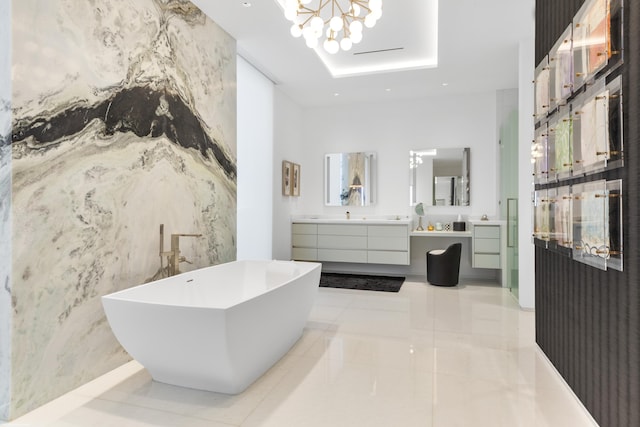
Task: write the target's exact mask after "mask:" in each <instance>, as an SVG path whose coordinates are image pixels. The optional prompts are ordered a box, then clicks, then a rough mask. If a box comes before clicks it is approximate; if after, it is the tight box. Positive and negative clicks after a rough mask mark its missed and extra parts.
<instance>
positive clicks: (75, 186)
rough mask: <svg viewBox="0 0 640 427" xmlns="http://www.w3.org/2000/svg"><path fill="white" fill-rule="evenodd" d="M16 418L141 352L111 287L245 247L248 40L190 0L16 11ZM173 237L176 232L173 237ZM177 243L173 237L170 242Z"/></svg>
mask: <svg viewBox="0 0 640 427" xmlns="http://www.w3.org/2000/svg"><path fill="white" fill-rule="evenodd" d="M13 52H14V54H13V76H14V81H13V96H12V101H13V105H12V108H13V125H12V146H11V151H12V157H13V163H12V168H11V169H12V180H13V183H12V189H13V206H12V212H13V215H14V216H13V230H12V244H13V265H12V271H13V284H12V289H13V298H14V314H13V342H12V353H13V358H12V361H13V365H12V390H11V393H12V398H11V401H12V410H11V417H15V416H18V415H20V414H22V413H24V412H26V411H28V410H30V409H33V408H34V407H36V406H38V405H41V404H43V403H45V402H46V401H48V400H51V399H52V398H54V397H56V396H58V395H60V394H62V393H64V392H66V391H68V390H69V389H72V388H74V387H77V386H78V385H80V384H82V383H84V382H86V381H88V380H91V379H93V378H95V377H96V376H98V375H100V374H102V373H104V372H106V371H108V370H110V369H112V368H114V367H116V366H118V365H120V364H121V363H123V362H124V361H126V360H128V356H127V355H126V354H125V353H124V352H123V350H122V349H121V348H120V346H119V345H118V344H117V342H116V341H115V339H114V338H113V336H112V334H111V330H110V329H109V326H108V324H107V322H106V320H105V317H104V314H103V311H102V307H101V303H100V297H101V296H102V295H105V294H108V293H110V292H114V291H117V290H119V289H123V288H126V287H130V286H133V285H137V284H140V283H143V282H145V281H149V280H151V279H153V278H155V277H159V275H160V274H161V272H160V271H159V268H160V258H159V252H158V251H159V226H160V224H165V230H166V232H167V234H170V233H201V234H203V237H200V238H192V239H189V240H187V239H185V240H184V241H183V242H181V250H182V253H183V255H184V256H186V258H187V259H188V260H189V261H190V262H191V263H192V264H191V265H188V264H186V263H185V264H182V265H181V268H182V270H183V271H184V270H188V269H193V268H201V267H205V266H208V265H212V264H218V263H222V262H227V261H231V260H233V259H235V255H236V246H235V236H236V160H235V159H236V133H235V132H236V129H235V127H236V119H235V114H236V92H235V90H236V89H235V71H236V68H235V67H236V65H235V61H236V51H235V42H234V40H233V39H231V37H230V36H229V35H228V34H226V33H225V32H224V31H223V30H222V29H221V28H220V27H218V26H217V25H216V24H215V23H213V22H212V21H211V20H209V19H208V18H207V17H206V16H205V15H204V14H203V13H202V12H201V11H200V10H199V9H198V8H197V7H196V6H194V5H193V4H192V3H190V2H187V1H182V0H109V1H107V0H99V1H93V2H78V1H71V0H21V1H20V2H14V10H13ZM167 238H168V237H167ZM165 243H167V242H165Z"/></svg>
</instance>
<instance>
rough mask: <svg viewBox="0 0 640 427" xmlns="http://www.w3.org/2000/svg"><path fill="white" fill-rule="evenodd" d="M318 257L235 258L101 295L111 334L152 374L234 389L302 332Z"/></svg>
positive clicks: (317, 272) (249, 380) (240, 387)
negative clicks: (314, 260)
mask: <svg viewBox="0 0 640 427" xmlns="http://www.w3.org/2000/svg"><path fill="white" fill-rule="evenodd" d="M320 270H321V264H317V263H308V262H294V261H236V262H231V263H227V264H221V265H217V266H213V267H207V268H203V269H200V270H196V271H191V272H188V273H183V274H179V275H177V276H173V277H169V278H166V279H162V280H158V281H156V282H151V283H148V284H145V285H140V286H136V287H133V288H130V289H126V290H123V291H120V292H116V293H113V294H109V295H105V296H103V297H102V304H103V306H104V310H105V313H106V314H107V319H108V321H109V324H110V325H111V329H112V330H113V332H114V334H115V336H116V338H117V339H118V341H119V342H120V344H122V346H123V347H124V348H125V350H127V352H129V354H130V355H131V356H132V357H133V358H134V359H136V360H137V361H138V362H140V363H141V364H142V365H143V366H144V367H145V368H146V369H147V370H148V371H149V373H150V374H151V376H152V377H153V379H154V380H156V381H160V382H163V383H168V384H174V385H179V386H183V387H189V388H195V389H201V390H210V391H216V392H221V393H227V394H237V393H240V392H242V391H243V390H244V389H246V388H247V387H248V386H249V385H250V384H251V383H253V382H254V381H255V380H256V379H257V378H258V377H260V376H261V375H262V374H263V373H264V372H266V371H267V370H268V369H269V368H270V367H271V366H273V364H274V363H275V362H277V361H278V360H279V359H280V358H281V357H282V356H283V355H284V354H285V353H287V351H289V349H290V348H291V347H292V346H293V344H295V342H296V341H297V340H298V339H299V338H300V336H301V335H302V330H303V328H304V326H305V323H306V321H307V318H308V316H309V312H310V310H311V306H312V304H313V301H314V298H315V295H316V293H317V289H318V283H319V281H320Z"/></svg>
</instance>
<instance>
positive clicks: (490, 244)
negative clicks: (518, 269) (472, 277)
mask: <svg viewBox="0 0 640 427" xmlns="http://www.w3.org/2000/svg"><path fill="white" fill-rule="evenodd" d="M472 246H473V249H472V254H473V259H472V267H473V268H502V263H501V258H502V256H501V253H502V236H501V226H500V225H499V224H474V225H473V239H472Z"/></svg>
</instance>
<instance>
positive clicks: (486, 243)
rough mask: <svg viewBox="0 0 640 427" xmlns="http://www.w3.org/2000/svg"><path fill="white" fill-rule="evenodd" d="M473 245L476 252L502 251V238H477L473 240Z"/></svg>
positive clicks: (496, 252)
mask: <svg viewBox="0 0 640 427" xmlns="http://www.w3.org/2000/svg"><path fill="white" fill-rule="evenodd" d="M473 245H474V246H473V250H474V252H475V253H490V254H498V253H500V239H481V238H476V239H474V241H473Z"/></svg>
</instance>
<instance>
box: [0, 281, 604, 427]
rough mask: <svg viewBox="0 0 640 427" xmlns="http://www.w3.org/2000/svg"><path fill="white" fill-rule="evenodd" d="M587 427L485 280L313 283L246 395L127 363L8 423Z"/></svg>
mask: <svg viewBox="0 0 640 427" xmlns="http://www.w3.org/2000/svg"><path fill="white" fill-rule="evenodd" d="M360 425H362V426H367V427H376V426H381V427H382V426H384V427H387V426H403V427H413V426H416V427H418V426H419V427H455V426H464V427H467V426H474V427H476V426H479V427H482V426H491V427H499V426H508V427H519V426H522V427H556V426H558V427H564V426H568V425H571V426H591V425H593V424H592V420H591V418H590V417H589V415H588V414H587V413H586V412H585V410H584V408H583V407H582V406H581V405H580V404H579V402H578V401H577V400H576V398H575V396H574V395H573V394H572V393H571V392H570V391H569V390H568V389H567V387H566V385H565V384H564V383H563V382H562V380H561V378H560V377H559V376H558V374H557V373H556V372H555V371H554V369H553V368H552V367H551V366H550V365H549V363H548V361H547V360H546V359H545V357H544V355H543V354H542V353H541V351H540V350H539V349H538V348H537V346H536V344H535V314H534V313H532V312H526V311H522V310H520V309H519V308H518V307H517V304H516V303H515V301H514V299H513V297H512V296H511V295H510V294H509V292H508V291H507V290H505V289H503V288H500V287H498V286H487V283H486V282H485V283H478V284H475V283H472V282H468V281H467V282H465V283H463V284H462V285H461V286H459V287H454V288H440V287H435V286H431V285H428V284H426V283H424V282H420V281H418V282H405V284H404V285H403V287H402V289H401V290H400V292H398V293H384V292H379V293H378V292H375V293H374V292H366V291H354V290H341V289H330V288H320V289H319V292H318V296H317V299H316V302H315V305H314V307H313V310H312V312H311V315H310V317H309V321H308V323H307V327H306V328H305V331H304V334H303V336H302V338H301V339H300V340H299V341H298V342H297V343H296V344H295V346H294V347H293V348H292V349H291V351H290V352H289V353H288V354H287V355H286V356H285V357H283V358H282V359H281V360H280V361H279V362H278V363H277V364H276V365H275V366H274V367H272V368H271V369H270V370H269V371H267V373H266V374H265V375H263V376H262V377H261V378H260V379H258V381H256V382H255V383H254V384H253V385H251V386H250V387H249V388H248V389H247V390H246V391H245V392H243V393H241V394H239V395H237V396H228V395H224V394H219V393H211V392H205V391H199V390H190V389H185V388H180V387H175V386H171V385H167V384H161V383H157V382H155V381H152V379H151V377H150V376H149V374H148V373H147V371H146V370H145V369H144V368H142V367H141V366H140V365H139V364H138V363H137V362H135V361H133V362H130V363H128V364H125V365H123V366H122V367H120V368H118V369H116V370H114V371H113V372H111V373H109V374H107V375H105V376H103V377H100V378H98V379H97V380H95V381H92V382H91V383H89V384H86V385H84V386H82V387H80V388H78V389H76V390H74V391H72V392H71V393H69V394H67V395H65V396H63V397H61V398H60V399H57V400H56V401H54V402H51V403H50V404H48V405H45V406H43V407H41V408H39V409H37V410H35V411H33V412H32V413H30V414H27V415H25V416H24V417H22V418H20V419H17V420H15V421H14V422H12V423H9V424H7V427H16V426H55V427H76V426H78V427H79V426H83V427H84V426H118V427H142V426H180V427H200V426H209V427H221V426H226V427H229V426H242V427H269V426H274V427H275V426H277V427H287V426H291V427H315V426H318V427H320V426H322V427H325V426H332V427H341V426H345V427H347V426H349V427H351V426H360Z"/></svg>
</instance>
